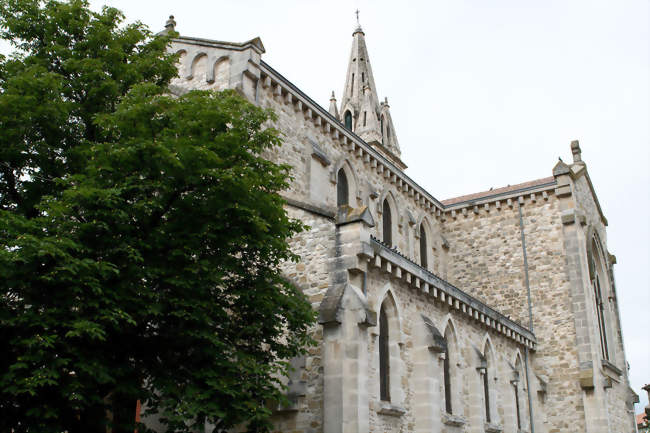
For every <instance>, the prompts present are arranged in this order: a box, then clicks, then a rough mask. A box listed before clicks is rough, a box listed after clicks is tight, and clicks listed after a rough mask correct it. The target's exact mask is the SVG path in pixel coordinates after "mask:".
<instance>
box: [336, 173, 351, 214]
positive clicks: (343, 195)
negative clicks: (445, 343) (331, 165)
mask: <svg viewBox="0 0 650 433" xmlns="http://www.w3.org/2000/svg"><path fill="white" fill-rule="evenodd" d="M348 191H349V190H348V177H347V176H346V175H345V170H343V169H342V168H341V169H340V170H339V174H338V176H337V179H336V205H337V206H341V205H344V204H348V203H349V200H348Z"/></svg>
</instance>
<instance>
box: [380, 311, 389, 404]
mask: <svg viewBox="0 0 650 433" xmlns="http://www.w3.org/2000/svg"><path fill="white" fill-rule="evenodd" d="M388 337H389V335H388V317H387V316H386V310H385V308H384V304H382V306H381V310H380V312H379V397H380V399H381V400H383V401H390V352H389V350H388V348H389V346H388V345H389V340H388Z"/></svg>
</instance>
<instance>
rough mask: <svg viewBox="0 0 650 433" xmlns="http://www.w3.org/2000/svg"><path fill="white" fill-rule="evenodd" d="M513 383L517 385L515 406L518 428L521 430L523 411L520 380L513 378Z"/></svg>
mask: <svg viewBox="0 0 650 433" xmlns="http://www.w3.org/2000/svg"><path fill="white" fill-rule="evenodd" d="M512 385H513V386H514V387H515V408H516V409H517V429H518V430H521V411H520V409H519V381H518V380H513V381H512Z"/></svg>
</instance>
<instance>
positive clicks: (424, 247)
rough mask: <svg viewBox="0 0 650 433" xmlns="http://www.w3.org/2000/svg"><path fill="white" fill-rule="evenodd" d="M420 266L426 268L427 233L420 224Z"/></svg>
mask: <svg viewBox="0 0 650 433" xmlns="http://www.w3.org/2000/svg"><path fill="white" fill-rule="evenodd" d="M420 265H422V267H423V268H426V267H427V232H426V230H424V224H420Z"/></svg>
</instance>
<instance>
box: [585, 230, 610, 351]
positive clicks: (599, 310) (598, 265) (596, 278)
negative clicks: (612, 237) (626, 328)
mask: <svg viewBox="0 0 650 433" xmlns="http://www.w3.org/2000/svg"><path fill="white" fill-rule="evenodd" d="M591 251H592V253H591V257H590V260H591V268H592V269H593V277H592V278H593V279H592V285H593V288H594V298H595V299H596V316H597V318H598V331H599V334H600V350H601V353H602V355H603V359H607V360H609V348H608V346H607V328H606V321H605V314H606V312H605V310H606V305H605V302H604V300H603V291H604V287H603V284H605V275H604V272H603V263H602V259H601V256H600V248H599V246H598V241H597V237H594V239H593V240H592V247H591Z"/></svg>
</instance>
